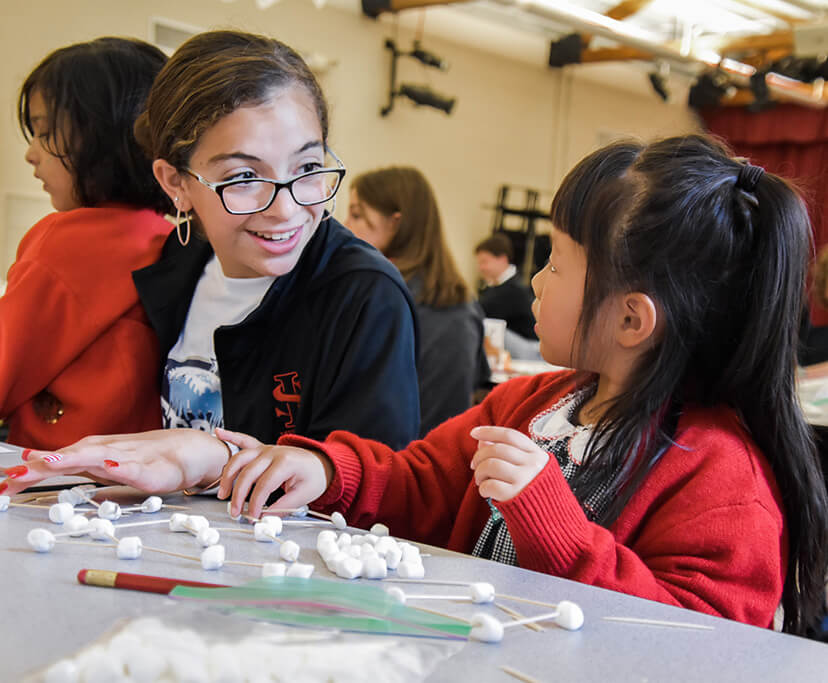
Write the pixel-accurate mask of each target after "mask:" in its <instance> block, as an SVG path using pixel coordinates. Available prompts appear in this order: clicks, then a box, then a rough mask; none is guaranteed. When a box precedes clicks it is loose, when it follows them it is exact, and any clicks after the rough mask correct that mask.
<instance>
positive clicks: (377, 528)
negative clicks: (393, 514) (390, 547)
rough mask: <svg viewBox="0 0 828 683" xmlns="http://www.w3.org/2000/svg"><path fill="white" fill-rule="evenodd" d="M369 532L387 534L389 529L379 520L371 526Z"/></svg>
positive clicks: (379, 534)
mask: <svg viewBox="0 0 828 683" xmlns="http://www.w3.org/2000/svg"><path fill="white" fill-rule="evenodd" d="M371 533H372V534H374V536H388V533H389V531H388V527H387V526H385V524H380V523H379V522H377V523H376V524H374V526H372V527H371Z"/></svg>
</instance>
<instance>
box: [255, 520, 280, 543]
mask: <svg viewBox="0 0 828 683" xmlns="http://www.w3.org/2000/svg"><path fill="white" fill-rule="evenodd" d="M253 538H255V539H256V540H257V541H259V542H260V543H273V542H274V541H275V540H276V533H275V532H274V531H273V527H271V526H270V524H266V523H265V522H256V523H255V524H254V525H253Z"/></svg>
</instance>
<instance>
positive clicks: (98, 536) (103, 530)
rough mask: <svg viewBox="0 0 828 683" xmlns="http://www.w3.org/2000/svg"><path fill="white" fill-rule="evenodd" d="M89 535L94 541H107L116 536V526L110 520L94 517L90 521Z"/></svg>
mask: <svg viewBox="0 0 828 683" xmlns="http://www.w3.org/2000/svg"><path fill="white" fill-rule="evenodd" d="M87 533H88V534H89V537H90V538H91V539H92V540H94V541H107V540H109V539H110V538H112V537H113V536H114V535H115V525H114V524H113V523H112V522H110V521H109V520H108V519H101V518H100V517H93V518H92V519H90V520H89V528H88V530H87Z"/></svg>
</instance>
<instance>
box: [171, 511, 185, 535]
mask: <svg viewBox="0 0 828 683" xmlns="http://www.w3.org/2000/svg"><path fill="white" fill-rule="evenodd" d="M186 523H187V515H185V514H184V513H183V512H174V513H173V514H172V516H171V517H170V531H189V530H188V529H187V526H186Z"/></svg>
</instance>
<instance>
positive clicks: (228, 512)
mask: <svg viewBox="0 0 828 683" xmlns="http://www.w3.org/2000/svg"><path fill="white" fill-rule="evenodd" d="M232 504H233V501H232V500H228V501H227V514H228V516H229V517H230V519H232V520H233V521H234V522H238V521H239V520H240V519H241V512H240V513H239V514H237V515H234V514H233V513H232V512H230V506H231V505H232Z"/></svg>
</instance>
